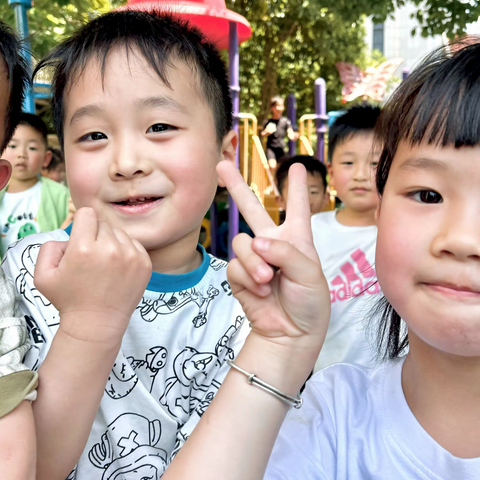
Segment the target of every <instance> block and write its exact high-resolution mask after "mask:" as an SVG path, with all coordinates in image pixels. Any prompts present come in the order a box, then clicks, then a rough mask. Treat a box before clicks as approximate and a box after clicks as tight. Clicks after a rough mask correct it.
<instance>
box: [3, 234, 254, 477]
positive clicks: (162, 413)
mask: <svg viewBox="0 0 480 480" xmlns="http://www.w3.org/2000/svg"><path fill="white" fill-rule="evenodd" d="M68 238H69V237H68V234H67V233H66V232H65V231H63V230H55V231H53V232H49V233H42V234H38V235H32V236H29V237H27V238H25V239H23V240H22V241H20V242H19V243H17V244H16V245H15V246H13V247H11V248H10V250H9V251H8V252H7V255H6V257H5V260H4V264H3V268H4V271H5V274H6V276H7V277H10V278H11V279H12V280H13V281H14V282H15V285H16V288H17V291H18V292H19V293H20V294H21V302H20V307H21V308H22V310H23V311H24V313H25V314H26V321H27V326H28V329H29V334H30V338H31V340H32V347H31V348H30V351H29V352H28V354H27V356H26V359H25V363H26V365H27V366H28V367H30V368H31V369H33V370H37V369H38V368H39V367H40V365H41V363H42V362H43V360H44V358H45V356H46V354H47V352H48V349H49V347H50V345H51V343H52V339H53V336H54V335H55V332H56V331H57V329H58V325H59V317H58V311H57V310H56V309H55V308H54V307H53V305H52V304H51V303H50V302H49V301H48V300H47V299H46V298H45V297H43V296H42V295H41V294H40V293H39V292H38V290H36V289H35V287H34V285H33V274H34V268H35V262H36V259H37V255H38V251H39V249H40V246H41V245H42V244H43V243H45V242H46V241H49V240H59V241H65V240H68ZM201 251H202V255H203V262H202V265H201V266H200V267H199V268H198V269H196V270H194V271H193V272H190V273H187V274H185V275H162V274H158V273H153V274H152V278H151V280H150V282H149V284H148V287H147V290H146V291H145V293H144V296H143V299H142V301H141V302H140V304H139V305H138V307H137V309H136V310H135V313H134V314H133V316H132V318H131V320H130V323H129V326H128V328H127V331H126V333H125V335H124V337H123V341H122V347H121V350H120V353H119V354H118V356H117V359H116V361H115V364H114V366H113V369H112V372H111V375H110V377H109V378H108V382H107V385H106V388H105V393H104V395H103V398H102V401H101V403H100V408H99V410H98V413H97V416H96V418H95V422H94V424H93V428H92V431H91V433H90V437H89V439H88V442H87V446H86V448H85V450H84V452H83V454H82V456H81V458H80V460H79V462H78V465H77V471H76V472H72V473H71V474H70V476H69V477H68V478H69V479H74V478H75V479H77V480H120V479H128V480H140V479H142V478H152V479H158V478H160V477H161V476H162V474H163V472H164V470H165V468H166V466H167V465H168V463H169V462H170V460H171V458H172V455H174V454H175V453H176V452H177V451H178V449H179V448H180V447H181V446H182V445H183V444H184V443H185V440H186V439H187V438H188V436H189V435H190V433H191V432H192V430H193V428H194V427H195V426H196V424H197V423H198V421H199V419H200V417H201V416H202V414H203V413H204V411H205V409H206V408H207V407H208V405H209V404H210V402H211V401H212V399H213V396H214V395H215V393H216V392H217V390H218V388H219V387H220V385H221V383H222V381H223V379H224V378H225V375H226V374H227V371H228V369H229V367H228V365H227V364H226V360H228V359H233V358H234V357H235V356H236V355H237V354H238V352H239V350H240V349H241V347H242V346H243V343H244V341H245V338H246V336H247V335H248V333H249V325H248V322H247V321H246V319H245V315H244V313H243V311H242V309H241V307H240V304H239V303H238V302H237V300H236V299H235V298H234V297H233V296H232V291H231V289H230V285H229V283H228V281H227V278H226V266H227V264H226V262H223V261H222V260H219V259H217V258H215V257H212V256H209V255H207V254H206V253H205V251H204V250H203V249H201ZM85 388H88V383H87V384H85ZM74 414H75V412H72V415H74Z"/></svg>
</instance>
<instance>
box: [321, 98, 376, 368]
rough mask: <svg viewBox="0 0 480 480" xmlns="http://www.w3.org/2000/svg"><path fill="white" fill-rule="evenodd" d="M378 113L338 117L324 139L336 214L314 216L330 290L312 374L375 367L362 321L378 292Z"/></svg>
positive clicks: (359, 109) (366, 110) (364, 109)
mask: <svg viewBox="0 0 480 480" xmlns="http://www.w3.org/2000/svg"><path fill="white" fill-rule="evenodd" d="M379 115H380V109H379V108H377V107H371V106H356V107H352V108H350V109H349V110H347V111H346V112H345V113H344V114H343V115H341V116H340V117H338V118H337V119H336V120H335V122H334V123H333V125H332V126H331V127H330V130H329V134H328V158H329V164H328V171H329V176H330V178H329V181H330V188H334V189H335V190H336V191H337V196H338V198H339V199H340V200H341V201H342V207H341V208H340V209H339V210H335V211H331V212H324V213H319V214H317V215H314V216H313V217H312V231H313V240H314V243H315V247H316V249H317V253H318V255H319V257H320V261H321V263H322V268H323V271H324V274H325V277H326V279H327V281H328V284H329V287H330V301H331V305H332V311H331V316H330V324H329V327H328V332H327V337H326V339H325V344H324V346H323V349H322V351H321V353H320V356H319V358H318V361H317V363H316V365H315V371H317V370H320V369H321V368H324V367H326V366H328V365H331V364H333V363H338V362H352V363H359V364H362V365H366V366H372V365H373V364H374V355H375V353H374V350H373V348H371V347H370V343H369V341H368V338H367V334H366V331H365V322H362V320H359V319H363V318H365V316H366V315H367V314H368V312H369V309H370V308H371V306H372V303H373V301H374V300H375V299H376V298H378V295H377V294H378V293H379V287H378V283H377V282H376V274H375V270H374V268H373V264H374V262H375V247H376V241H377V227H376V225H375V212H376V209H377V206H378V195H377V192H376V189H375V182H374V181H373V179H374V173H375V169H376V166H377V164H378V154H377V153H376V151H375V149H374V144H373V138H374V136H373V129H374V127H375V124H376V122H377V119H378V117H379Z"/></svg>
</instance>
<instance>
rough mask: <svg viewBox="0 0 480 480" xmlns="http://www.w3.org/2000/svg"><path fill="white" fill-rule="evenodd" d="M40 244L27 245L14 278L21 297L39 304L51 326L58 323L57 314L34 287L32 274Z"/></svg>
mask: <svg viewBox="0 0 480 480" xmlns="http://www.w3.org/2000/svg"><path fill="white" fill-rule="evenodd" d="M41 246H42V244H40V243H36V244H33V245H29V246H28V247H27V248H26V249H25V250H24V251H23V253H22V257H21V261H22V268H21V269H20V273H19V275H18V276H17V278H16V279H15V286H16V289H17V291H18V292H19V293H20V295H22V296H23V298H24V299H25V300H26V301H27V302H28V303H31V304H33V305H37V304H38V305H39V307H40V308H41V309H42V314H43V315H44V317H45V320H46V322H47V325H48V326H49V327H53V326H55V325H58V324H59V315H58V311H57V309H56V308H55V307H54V306H53V305H52V304H51V303H50V302H49V301H48V300H47V299H46V298H45V297H44V296H43V295H42V294H41V293H40V292H39V291H38V290H37V289H36V288H35V285H34V283H33V275H34V271H35V264H36V263H37V257H38V253H39V251H40V247H41Z"/></svg>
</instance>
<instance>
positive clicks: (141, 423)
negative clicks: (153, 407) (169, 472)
mask: <svg viewBox="0 0 480 480" xmlns="http://www.w3.org/2000/svg"><path fill="white" fill-rule="evenodd" d="M161 435H162V426H161V423H160V420H158V419H156V420H153V421H150V420H149V419H148V418H146V417H144V416H142V415H138V414H136V413H123V414H122V415H120V416H119V417H117V418H116V419H115V420H114V421H113V422H112V423H110V425H108V427H107V431H106V432H105V433H104V434H103V435H102V437H101V440H100V442H99V443H96V444H95V445H94V446H93V447H92V448H91V449H90V451H89V452H88V459H89V460H90V462H91V463H92V464H93V465H94V466H95V467H97V468H99V469H102V470H103V474H102V480H143V479H149V480H159V479H160V477H161V476H162V475H163V473H164V472H165V469H166V468H167V453H166V452H165V450H163V449H161V448H157V447H156V445H158V443H159V442H160V438H161Z"/></svg>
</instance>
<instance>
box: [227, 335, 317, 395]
mask: <svg viewBox="0 0 480 480" xmlns="http://www.w3.org/2000/svg"><path fill="white" fill-rule="evenodd" d="M308 340H309V342H305V341H294V340H291V339H286V340H285V339H269V338H266V337H262V336H260V335H258V334H256V333H255V332H251V333H250V334H249V336H248V337H247V340H246V341H245V345H244V346H243V348H242V350H241V351H240V353H239V354H238V356H237V358H236V359H235V364H237V365H238V366H239V367H241V368H242V369H244V370H247V371H248V372H250V373H252V374H255V375H256V376H257V377H258V378H259V379H261V380H263V381H264V382H267V383H268V384H270V385H272V386H274V387H275V388H277V389H279V390H281V391H282V392H285V393H287V394H288V395H291V396H296V395H297V394H298V392H299V391H300V388H301V387H302V385H303V384H304V383H305V380H306V379H307V378H308V376H309V375H310V373H311V371H312V369H313V366H314V365H315V361H316V360H317V358H318V354H319V353H320V349H321V346H322V344H323V338H318V337H317V338H316V339H312V338H309V339H308ZM239 375H240V373H239Z"/></svg>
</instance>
